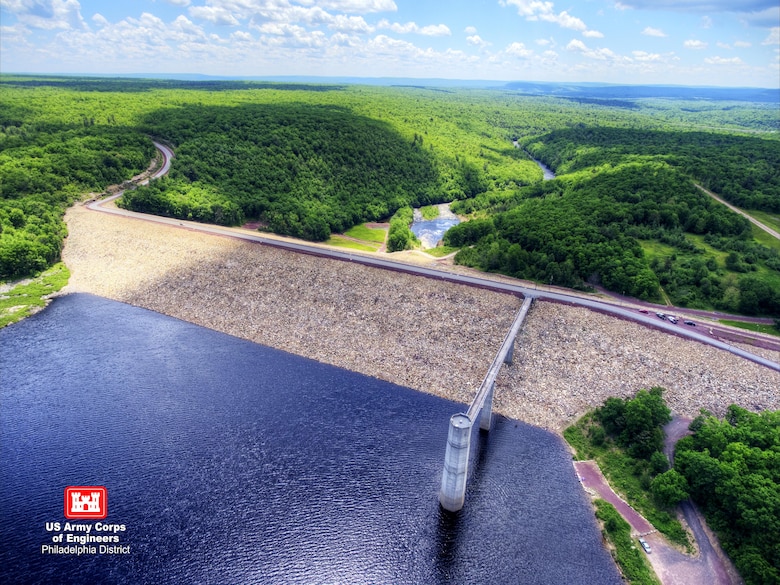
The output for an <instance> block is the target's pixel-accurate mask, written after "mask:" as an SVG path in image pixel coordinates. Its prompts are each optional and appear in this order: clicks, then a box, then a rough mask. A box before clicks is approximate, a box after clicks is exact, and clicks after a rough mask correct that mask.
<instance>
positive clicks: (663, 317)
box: [655, 313, 666, 319]
mask: <svg viewBox="0 0 780 585" xmlns="http://www.w3.org/2000/svg"><path fill="white" fill-rule="evenodd" d="M655 315H656V317H658V318H659V319H666V315H664V314H663V313H656V314H655Z"/></svg>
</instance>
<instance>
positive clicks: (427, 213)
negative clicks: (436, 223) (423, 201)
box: [420, 205, 439, 221]
mask: <svg viewBox="0 0 780 585" xmlns="http://www.w3.org/2000/svg"><path fill="white" fill-rule="evenodd" d="M420 213H421V214H422V218H423V219H424V220H425V221H431V220H432V219H436V218H437V217H439V207H438V206H437V205H426V206H425V207H421V208H420Z"/></svg>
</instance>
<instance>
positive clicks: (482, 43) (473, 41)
mask: <svg viewBox="0 0 780 585" xmlns="http://www.w3.org/2000/svg"><path fill="white" fill-rule="evenodd" d="M466 42H467V43H468V44H469V45H473V46H475V47H482V48H485V47H488V46H490V43H489V42H487V41H486V40H484V39H483V38H482V37H480V36H479V35H472V36H470V37H466Z"/></svg>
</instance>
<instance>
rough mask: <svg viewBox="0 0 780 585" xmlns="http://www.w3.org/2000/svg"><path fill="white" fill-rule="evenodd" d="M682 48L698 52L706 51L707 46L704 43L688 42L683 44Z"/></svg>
mask: <svg viewBox="0 0 780 585" xmlns="http://www.w3.org/2000/svg"><path fill="white" fill-rule="evenodd" d="M683 46H684V47H685V48H686V49H693V50H694V51H700V50H702V49H706V48H707V47H708V46H709V45H708V43H706V42H704V41H698V40H688V41H685V42H684V43H683Z"/></svg>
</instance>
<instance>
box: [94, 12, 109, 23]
mask: <svg viewBox="0 0 780 585" xmlns="http://www.w3.org/2000/svg"><path fill="white" fill-rule="evenodd" d="M92 22H94V23H95V24H96V25H98V26H107V25H108V24H110V23H109V22H108V19H107V18H106V17H105V16H103V15H102V14H100V13H99V12H96V13H95V14H93V15H92Z"/></svg>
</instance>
